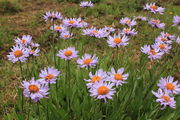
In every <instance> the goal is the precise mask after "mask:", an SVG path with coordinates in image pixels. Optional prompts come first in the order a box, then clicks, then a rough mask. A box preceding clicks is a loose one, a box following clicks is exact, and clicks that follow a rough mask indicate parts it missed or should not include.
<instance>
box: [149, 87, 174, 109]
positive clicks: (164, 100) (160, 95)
mask: <svg viewBox="0 0 180 120" xmlns="http://www.w3.org/2000/svg"><path fill="white" fill-rule="evenodd" d="M152 93H153V94H154V95H155V96H156V97H157V99H156V102H158V103H160V104H161V105H162V106H163V107H162V109H164V108H165V107H166V106H170V107H171V108H176V101H175V100H174V97H171V96H170V95H169V94H168V93H167V92H166V91H163V90H162V89H161V88H159V89H158V91H157V92H154V91H152Z"/></svg>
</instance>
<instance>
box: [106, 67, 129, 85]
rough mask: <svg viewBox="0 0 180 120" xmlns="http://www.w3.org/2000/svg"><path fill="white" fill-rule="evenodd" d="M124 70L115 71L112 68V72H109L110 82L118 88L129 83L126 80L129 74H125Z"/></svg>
mask: <svg viewBox="0 0 180 120" xmlns="http://www.w3.org/2000/svg"><path fill="white" fill-rule="evenodd" d="M123 72H124V68H120V69H118V70H117V72H116V71H115V69H114V68H111V72H108V75H109V78H108V79H109V80H110V81H111V82H112V83H114V84H115V85H116V87H118V86H121V85H122V84H124V83H127V82H126V81H125V80H126V79H127V78H128V76H129V74H128V73H126V74H123Z"/></svg>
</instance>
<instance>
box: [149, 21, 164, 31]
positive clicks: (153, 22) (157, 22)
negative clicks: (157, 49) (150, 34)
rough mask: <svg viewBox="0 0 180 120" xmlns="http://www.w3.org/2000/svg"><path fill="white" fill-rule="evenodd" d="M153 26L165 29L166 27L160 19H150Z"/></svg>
mask: <svg viewBox="0 0 180 120" xmlns="http://www.w3.org/2000/svg"><path fill="white" fill-rule="evenodd" d="M148 23H149V24H150V25H151V26H152V27H155V28H160V29H163V28H164V27H165V24H164V23H161V21H160V20H159V19H153V18H152V19H150V21H149V22H148Z"/></svg>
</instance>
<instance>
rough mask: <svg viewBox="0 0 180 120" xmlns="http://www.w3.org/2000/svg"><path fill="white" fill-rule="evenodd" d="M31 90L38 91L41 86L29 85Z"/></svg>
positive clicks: (32, 91)
mask: <svg viewBox="0 0 180 120" xmlns="http://www.w3.org/2000/svg"><path fill="white" fill-rule="evenodd" d="M29 91H30V92H31V93H37V92H38V91H39V88H38V87H37V85H30V86H29Z"/></svg>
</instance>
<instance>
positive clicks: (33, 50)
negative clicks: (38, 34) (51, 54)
mask: <svg viewBox="0 0 180 120" xmlns="http://www.w3.org/2000/svg"><path fill="white" fill-rule="evenodd" d="M28 50H29V55H30V56H39V54H38V53H39V52H40V49H39V48H31V47H29V48H28Z"/></svg>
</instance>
